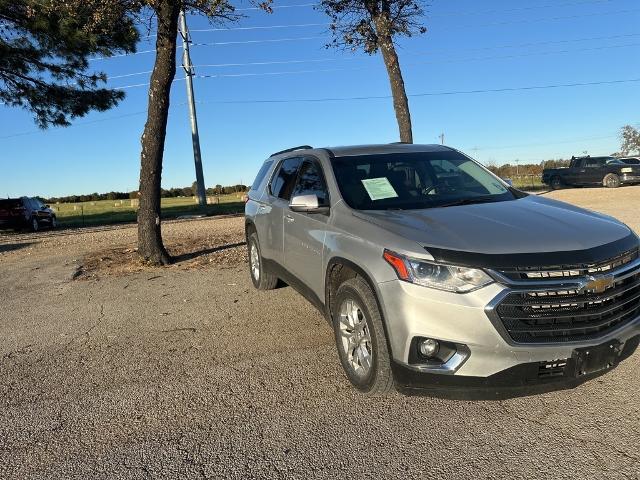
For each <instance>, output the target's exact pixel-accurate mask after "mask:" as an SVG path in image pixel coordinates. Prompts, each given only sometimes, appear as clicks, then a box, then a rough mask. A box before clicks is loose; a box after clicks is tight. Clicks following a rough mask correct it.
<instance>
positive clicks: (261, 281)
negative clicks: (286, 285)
mask: <svg viewBox="0 0 640 480" xmlns="http://www.w3.org/2000/svg"><path fill="white" fill-rule="evenodd" d="M254 247H255V249H256V253H257V263H258V265H257V269H254V262H255V261H256V258H255V257H252V248H254ZM247 251H248V253H249V275H251V281H252V282H253V286H254V287H256V288H257V289H258V290H273V289H274V288H276V285H277V283H278V277H276V276H275V275H273V274H271V273H269V272H267V271H266V270H265V268H264V262H263V260H262V253H261V251H260V242H259V241H258V234H257V233H256V232H255V231H253V232H249V236H248V237H247ZM254 270H255V272H256V273H255V274H254Z"/></svg>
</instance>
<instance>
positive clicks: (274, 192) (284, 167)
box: [258, 157, 302, 265]
mask: <svg viewBox="0 0 640 480" xmlns="http://www.w3.org/2000/svg"><path fill="white" fill-rule="evenodd" d="M301 164H302V158H301V157H291V158H285V159H284V160H282V161H281V162H280V164H279V165H278V167H276V170H275V172H274V174H273V176H272V177H271V181H270V182H269V186H268V187H267V202H266V203H267V204H268V205H269V213H268V217H267V219H268V223H266V225H264V228H263V229H262V230H263V232H264V235H263V237H260V234H261V232H260V231H258V238H259V241H260V250H261V253H262V256H263V257H264V258H267V259H269V260H273V261H275V262H277V263H279V264H280V265H283V264H284V256H283V251H284V224H283V222H284V215H285V212H288V211H289V199H290V198H291V193H292V192H293V187H294V186H295V183H296V179H297V177H298V169H299V168H300V165H301Z"/></svg>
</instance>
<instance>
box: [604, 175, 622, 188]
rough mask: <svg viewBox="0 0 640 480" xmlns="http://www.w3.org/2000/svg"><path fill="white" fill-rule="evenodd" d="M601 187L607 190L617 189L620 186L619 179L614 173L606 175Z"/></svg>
mask: <svg viewBox="0 0 640 480" xmlns="http://www.w3.org/2000/svg"><path fill="white" fill-rule="evenodd" d="M602 185H604V186H605V187H607V188H618V187H619V186H620V177H619V176H618V175H616V174H615V173H608V174H606V175H605V176H604V178H603V179H602Z"/></svg>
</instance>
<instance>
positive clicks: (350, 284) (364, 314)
mask: <svg viewBox="0 0 640 480" xmlns="http://www.w3.org/2000/svg"><path fill="white" fill-rule="evenodd" d="M334 305H335V306H336V308H335V312H334V313H333V329H334V334H335V339H336V346H337V348H338V356H339V357H340V363H342V367H343V368H344V371H345V373H346V375H347V378H348V379H349V381H350V382H351V383H352V384H353V385H354V386H355V387H356V388H357V389H359V390H360V391H362V392H364V393H367V394H370V395H372V394H380V393H386V392H389V391H390V390H392V389H393V374H392V372H391V364H390V359H389V350H388V348H387V339H386V337H385V333H384V327H383V325H382V315H381V314H380V310H379V309H378V303H377V302H376V299H375V296H374V293H373V292H372V291H371V288H370V287H369V285H368V284H367V282H365V281H364V280H363V279H362V278H361V277H356V278H352V279H349V280H347V281H345V282H344V283H343V284H342V285H340V287H339V288H338V291H337V293H336V300H335V304H334Z"/></svg>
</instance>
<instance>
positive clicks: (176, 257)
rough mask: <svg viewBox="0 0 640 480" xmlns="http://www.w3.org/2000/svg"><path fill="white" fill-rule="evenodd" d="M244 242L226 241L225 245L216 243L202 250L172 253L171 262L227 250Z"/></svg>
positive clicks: (244, 243)
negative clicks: (178, 253)
mask: <svg viewBox="0 0 640 480" xmlns="http://www.w3.org/2000/svg"><path fill="white" fill-rule="evenodd" d="M246 244H247V242H236V243H227V244H225V245H217V246H215V247H211V248H205V249H203V250H196V251H195V252H187V253H182V254H180V255H174V256H172V257H171V258H172V260H173V262H172V263H180V262H186V261H188V260H193V259H194V258H198V257H200V256H202V255H209V254H211V253H216V252H220V251H223V250H228V249H230V248H236V247H242V246H243V245H246Z"/></svg>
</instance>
